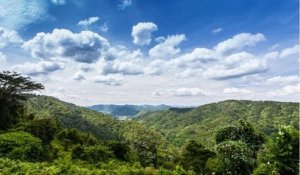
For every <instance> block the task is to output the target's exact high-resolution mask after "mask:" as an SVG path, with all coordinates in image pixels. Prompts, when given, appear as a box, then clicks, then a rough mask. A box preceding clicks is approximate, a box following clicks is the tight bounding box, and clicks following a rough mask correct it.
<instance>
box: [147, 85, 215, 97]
mask: <svg viewBox="0 0 300 175" xmlns="http://www.w3.org/2000/svg"><path fill="white" fill-rule="evenodd" d="M207 95H212V93H210V92H208V91H206V90H204V89H201V88H186V87H184V88H176V89H167V90H161V89H157V90H155V91H154V92H153V93H152V96H153V97H187V96H207Z"/></svg>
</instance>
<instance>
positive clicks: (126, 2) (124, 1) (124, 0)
mask: <svg viewBox="0 0 300 175" xmlns="http://www.w3.org/2000/svg"><path fill="white" fill-rule="evenodd" d="M131 5H132V0H121V3H119V4H118V8H119V9H121V10H124V9H125V8H127V7H129V6H131Z"/></svg>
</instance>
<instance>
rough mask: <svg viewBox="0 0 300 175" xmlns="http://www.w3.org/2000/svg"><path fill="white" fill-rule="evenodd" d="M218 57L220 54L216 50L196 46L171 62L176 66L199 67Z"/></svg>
mask: <svg viewBox="0 0 300 175" xmlns="http://www.w3.org/2000/svg"><path fill="white" fill-rule="evenodd" d="M217 59H218V55H217V54H216V53H215V52H214V51H212V50H210V49H206V48H195V49H194V50H193V51H192V52H190V53H186V54H184V55H182V56H180V57H178V58H176V59H173V60H171V61H170V62H171V64H174V65H175V66H176V67H188V68H199V67H202V66H204V65H206V63H209V62H212V61H216V60H217Z"/></svg>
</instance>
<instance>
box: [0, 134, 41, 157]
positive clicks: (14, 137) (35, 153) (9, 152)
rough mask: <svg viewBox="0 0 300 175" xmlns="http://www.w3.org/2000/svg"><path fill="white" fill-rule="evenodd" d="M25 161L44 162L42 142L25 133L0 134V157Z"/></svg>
mask: <svg viewBox="0 0 300 175" xmlns="http://www.w3.org/2000/svg"><path fill="white" fill-rule="evenodd" d="M5 156H7V157H9V158H11V159H20V160H27V161H41V160H45V158H46V157H45V152H44V150H43V145H42V141H41V140H40V139H39V138H36V137H34V136H32V135H31V134H29V133H27V132H7V133H4V134H0V157H5Z"/></svg>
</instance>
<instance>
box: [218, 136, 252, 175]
mask: <svg viewBox="0 0 300 175" xmlns="http://www.w3.org/2000/svg"><path fill="white" fill-rule="evenodd" d="M216 150H217V153H218V155H219V157H220V159H221V160H222V163H223V165H224V173H225V174H230V175H249V174H251V172H252V170H253V168H254V166H255V159H254V158H253V154H254V152H253V150H251V149H250V148H249V147H248V146H247V144H246V143H244V142H241V141H224V142H222V143H220V144H218V145H217V146H216Z"/></svg>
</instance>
